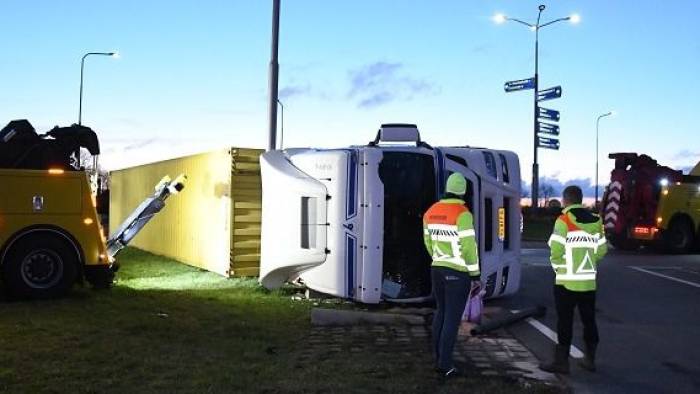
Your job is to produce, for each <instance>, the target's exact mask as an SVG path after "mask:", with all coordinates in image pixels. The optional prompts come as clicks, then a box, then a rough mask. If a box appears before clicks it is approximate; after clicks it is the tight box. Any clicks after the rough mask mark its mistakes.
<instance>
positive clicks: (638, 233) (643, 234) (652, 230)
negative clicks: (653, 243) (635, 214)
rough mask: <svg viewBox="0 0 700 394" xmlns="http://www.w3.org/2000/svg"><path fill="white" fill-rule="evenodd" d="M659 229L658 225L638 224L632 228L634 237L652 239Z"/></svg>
mask: <svg viewBox="0 0 700 394" xmlns="http://www.w3.org/2000/svg"><path fill="white" fill-rule="evenodd" d="M657 232H659V229H658V228H656V227H646V226H637V227H635V228H633V229H632V236H633V238H637V239H648V240H652V239H654V237H655V236H656V233H657Z"/></svg>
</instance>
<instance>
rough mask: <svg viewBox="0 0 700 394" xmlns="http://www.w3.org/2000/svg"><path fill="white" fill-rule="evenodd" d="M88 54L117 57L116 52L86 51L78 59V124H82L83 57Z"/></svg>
mask: <svg viewBox="0 0 700 394" xmlns="http://www.w3.org/2000/svg"><path fill="white" fill-rule="evenodd" d="M90 55H99V56H111V57H113V58H118V57H119V54H118V53H117V52H88V53H86V54H85V55H83V58H82V59H81V60H80V102H79V104H78V124H82V121H83V71H84V70H85V58H86V57H88V56H90Z"/></svg>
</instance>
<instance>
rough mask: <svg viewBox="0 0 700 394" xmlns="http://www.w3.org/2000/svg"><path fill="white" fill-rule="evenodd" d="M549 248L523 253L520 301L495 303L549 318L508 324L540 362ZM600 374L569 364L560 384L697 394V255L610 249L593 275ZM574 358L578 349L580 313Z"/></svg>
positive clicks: (545, 346)
mask: <svg viewBox="0 0 700 394" xmlns="http://www.w3.org/2000/svg"><path fill="white" fill-rule="evenodd" d="M548 255H549V250H548V249H524V250H523V277H522V285H521V290H520V292H519V294H518V295H517V296H514V297H510V298H507V299H503V300H497V301H494V302H493V303H492V304H493V305H498V306H503V307H505V308H507V309H510V310H517V309H522V308H525V307H529V306H534V305H544V306H546V307H547V315H546V316H545V317H543V318H540V319H538V320H536V321H533V320H529V321H523V322H520V323H518V324H515V325H513V326H511V327H510V331H511V332H513V334H514V335H515V336H516V337H517V338H519V339H520V340H521V341H522V342H523V343H524V344H525V345H526V346H527V347H529V348H530V349H531V350H532V351H533V353H535V354H536V355H537V357H538V358H540V359H541V360H545V359H549V358H550V357H551V353H552V347H553V345H554V342H553V340H552V339H550V338H549V337H548V335H549V336H550V337H554V338H556V334H555V333H554V332H555V331H556V313H555V311H554V301H553V296H552V286H553V281H554V273H553V271H552V269H551V268H550V266H549V263H548ZM596 311H597V319H598V328H599V331H600V337H601V342H600V345H599V347H598V372H596V373H590V372H587V371H585V370H583V369H581V368H579V367H578V366H577V365H576V359H575V358H572V359H571V360H570V361H571V366H572V369H571V374H570V375H569V376H567V377H565V378H564V379H565V380H566V381H567V382H568V383H569V384H570V386H571V387H572V388H573V389H574V392H576V393H700V255H685V256H670V255H656V254H651V253H649V252H635V253H625V252H618V251H615V250H612V251H611V252H610V253H609V255H608V256H607V257H606V258H605V259H604V260H603V261H602V263H601V265H600V266H599V270H598V298H597V305H596ZM574 346H575V347H576V348H577V349H574V350H573V352H572V353H573V355H574V356H578V357H580V356H581V354H580V353H579V352H578V349H583V340H582V326H581V323H580V318H579V316H578V313H577V314H576V320H575V324H574Z"/></svg>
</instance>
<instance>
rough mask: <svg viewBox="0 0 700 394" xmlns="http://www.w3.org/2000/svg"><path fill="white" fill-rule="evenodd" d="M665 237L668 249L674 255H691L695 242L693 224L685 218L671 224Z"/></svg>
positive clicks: (665, 232)
mask: <svg viewBox="0 0 700 394" xmlns="http://www.w3.org/2000/svg"><path fill="white" fill-rule="evenodd" d="M663 235H664V244H666V249H668V251H669V252H670V253H673V254H683V253H689V252H690V250H691V249H692V247H693V243H694V241H695V239H694V238H695V234H694V233H693V226H692V224H690V223H689V222H688V221H687V220H685V219H683V218H680V219H676V220H674V221H673V222H671V225H670V226H669V228H668V230H666V231H664V234H663Z"/></svg>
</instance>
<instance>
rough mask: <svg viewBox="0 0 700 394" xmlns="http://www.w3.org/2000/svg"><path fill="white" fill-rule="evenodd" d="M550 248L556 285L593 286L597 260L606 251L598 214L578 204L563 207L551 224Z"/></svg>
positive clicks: (575, 288) (577, 288)
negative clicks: (552, 224)
mask: <svg viewBox="0 0 700 394" xmlns="http://www.w3.org/2000/svg"><path fill="white" fill-rule="evenodd" d="M572 211H573V212H572ZM577 215H579V216H581V218H582V219H581V222H579V218H577ZM549 247H550V248H551V256H550V261H551V263H552V268H553V269H554V272H555V274H556V284H557V285H562V286H564V287H566V288H567V289H568V290H571V291H593V290H595V289H596V273H597V269H598V262H599V261H600V259H602V258H603V256H605V254H606V253H607V251H608V248H607V243H606V240H605V233H604V232H603V224H602V222H601V220H600V217H598V216H597V215H594V214H591V213H589V212H587V211H586V210H585V208H583V206H581V205H571V206H569V207H567V208H565V209H564V211H563V212H562V215H561V216H559V218H558V219H557V221H556V223H555V224H554V232H553V233H552V236H551V237H550V238H549Z"/></svg>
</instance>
